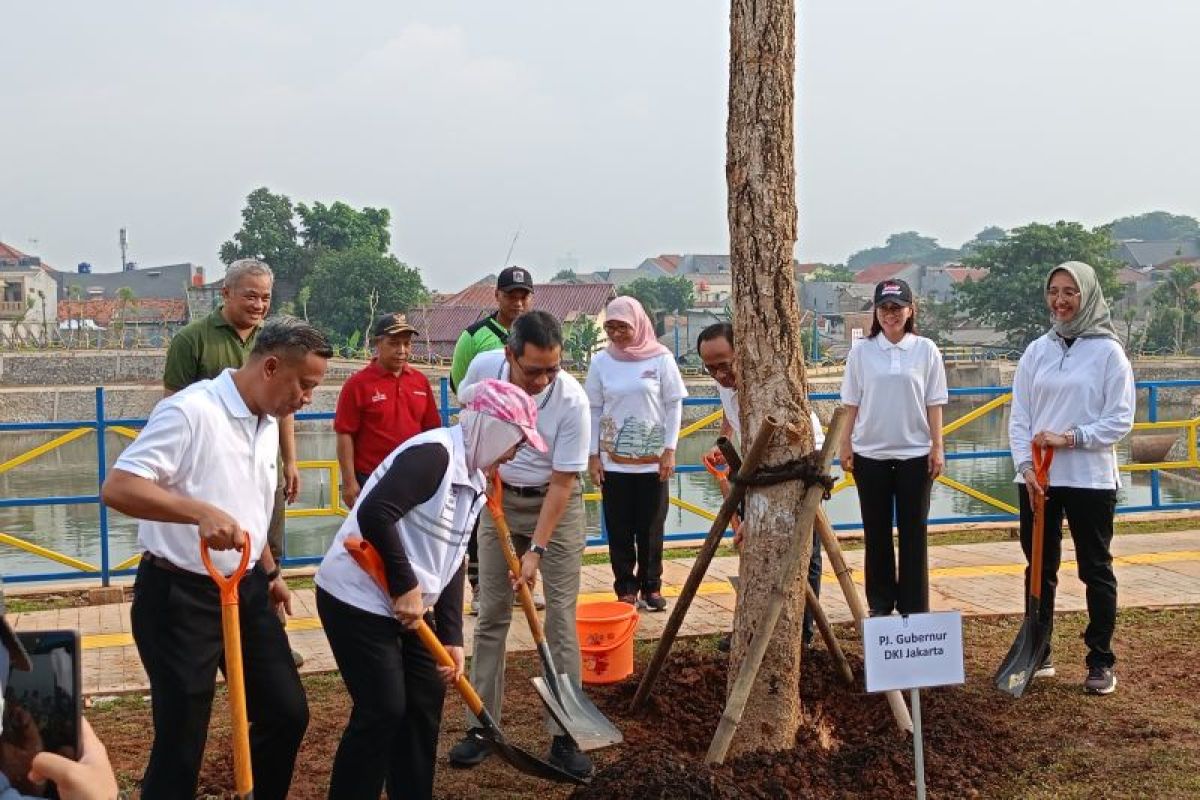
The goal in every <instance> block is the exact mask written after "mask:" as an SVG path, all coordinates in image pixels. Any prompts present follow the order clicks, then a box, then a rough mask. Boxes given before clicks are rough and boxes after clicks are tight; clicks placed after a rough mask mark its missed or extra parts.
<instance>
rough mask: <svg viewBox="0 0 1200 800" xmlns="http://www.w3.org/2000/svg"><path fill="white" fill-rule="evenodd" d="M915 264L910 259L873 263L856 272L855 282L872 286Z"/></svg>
mask: <svg viewBox="0 0 1200 800" xmlns="http://www.w3.org/2000/svg"><path fill="white" fill-rule="evenodd" d="M911 266H913V264H912V263H910V262H908V261H892V262H889V263H887V264H872V265H871V266H869V267H867V268H866V269H863V270H860V271H859V272H856V273H855V274H854V282H855V283H869V284H871V285H872V286H873V285H875V284H877V283H879V282H880V281H885V280H887V279H888V278H894V277H896V276H897V275H899V274H900V273H901V272H903V271H904V270H906V269H908V268H909V267H911Z"/></svg>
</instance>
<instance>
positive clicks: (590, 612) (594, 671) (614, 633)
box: [575, 601, 638, 684]
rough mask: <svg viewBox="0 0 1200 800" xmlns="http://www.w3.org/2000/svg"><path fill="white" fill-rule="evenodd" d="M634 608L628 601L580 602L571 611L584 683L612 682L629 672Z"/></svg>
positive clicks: (622, 678)
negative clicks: (572, 611) (577, 636)
mask: <svg viewBox="0 0 1200 800" xmlns="http://www.w3.org/2000/svg"><path fill="white" fill-rule="evenodd" d="M637 626H638V613H637V609H636V608H634V607H633V606H631V605H629V604H628V603H622V602H620V601H611V602H607V603H582V604H580V606H579V608H578V609H577V610H576V612H575V628H576V630H577V631H578V632H579V650H580V653H581V654H582V656H583V682H584V683H591V684H595V683H616V682H617V681H620V680H624V679H625V678H628V677H629V676H630V675H632V674H633V634H634V631H636V630H637Z"/></svg>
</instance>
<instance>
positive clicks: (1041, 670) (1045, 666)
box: [1033, 656, 1057, 678]
mask: <svg viewBox="0 0 1200 800" xmlns="http://www.w3.org/2000/svg"><path fill="white" fill-rule="evenodd" d="M1056 674H1057V673H1056V672H1055V670H1054V662H1053V661H1051V660H1050V656H1046V660H1045V661H1043V662H1042V665H1041V666H1040V667H1038V668H1037V672H1035V673H1033V677H1035V678H1053V677H1054V676H1055V675H1056Z"/></svg>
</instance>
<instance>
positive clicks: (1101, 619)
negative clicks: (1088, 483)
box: [1019, 486, 1117, 667]
mask: <svg viewBox="0 0 1200 800" xmlns="http://www.w3.org/2000/svg"><path fill="white" fill-rule="evenodd" d="M1019 488H1020V503H1021V549H1022V550H1024V551H1025V558H1026V559H1027V560H1028V559H1029V558H1030V554H1031V553H1032V552H1033V507H1032V506H1031V505H1030V504H1029V492H1028V491H1027V490H1026V488H1025V487H1024V486H1021V487H1019ZM1116 508H1117V492H1116V490H1115V489H1076V488H1072V487H1066V486H1051V487H1050V490H1049V491H1048V492H1046V530H1045V533H1044V534H1043V538H1042V542H1043V544H1042V597H1041V610H1040V613H1039V614H1038V616H1039V617H1040V618H1041V621H1042V624H1043V625H1045V627H1046V630H1047V632H1049V631H1051V630H1053V628H1054V595H1055V591H1056V590H1057V588H1058V566H1059V563H1060V562H1061V561H1062V521H1063V516H1064V515H1065V516H1066V518H1067V523H1068V524H1069V525H1070V526H1071V539H1072V541H1074V542H1075V559H1076V563H1077V565H1078V571H1079V580H1081V581H1083V582H1084V584H1085V585H1086V586H1087V609H1088V626H1087V629H1086V630H1085V631H1084V632H1083V641H1084V643H1085V644H1086V645H1087V648H1088V654H1087V665H1088V666H1089V667H1111V666H1113V664H1115V663H1116V661H1117V658H1116V656H1114V655H1113V651H1112V637H1113V631H1114V630H1115V629H1116V627H1117V576H1116V575H1114V574H1113V568H1112V554H1111V553H1110V552H1109V545H1111V544H1112V538H1113V514H1114V513H1115V512H1116ZM1025 595H1026V597H1028V596H1029V567H1026V568H1025Z"/></svg>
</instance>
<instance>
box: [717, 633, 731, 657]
mask: <svg viewBox="0 0 1200 800" xmlns="http://www.w3.org/2000/svg"><path fill="white" fill-rule="evenodd" d="M732 649H733V634H732V633H727V634H725V635H724V636H722V637H721V639H720V641H718V642H717V651H718V652H720V653H728V652H729V651H730V650H732Z"/></svg>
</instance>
